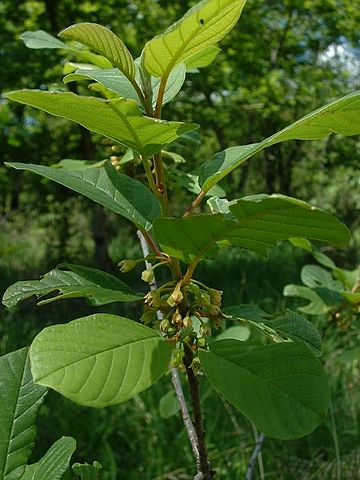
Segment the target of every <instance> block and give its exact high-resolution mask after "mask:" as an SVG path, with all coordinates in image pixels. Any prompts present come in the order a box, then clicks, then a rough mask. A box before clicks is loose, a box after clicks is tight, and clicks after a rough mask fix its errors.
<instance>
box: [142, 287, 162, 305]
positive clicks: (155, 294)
mask: <svg viewBox="0 0 360 480" xmlns="http://www.w3.org/2000/svg"><path fill="white" fill-rule="evenodd" d="M145 303H146V304H147V305H148V306H149V307H150V308H159V307H160V305H161V298H160V292H159V291H158V290H153V291H152V292H149V293H147V294H146V295H145Z"/></svg>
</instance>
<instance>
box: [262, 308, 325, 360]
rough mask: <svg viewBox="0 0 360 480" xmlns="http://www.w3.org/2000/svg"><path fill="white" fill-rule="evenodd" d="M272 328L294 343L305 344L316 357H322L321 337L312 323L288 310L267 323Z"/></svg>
mask: <svg viewBox="0 0 360 480" xmlns="http://www.w3.org/2000/svg"><path fill="white" fill-rule="evenodd" d="M266 325H268V326H269V327H270V328H272V329H273V330H275V331H276V332H278V333H281V334H282V335H285V336H286V337H288V338H290V339H291V340H293V341H294V342H304V343H305V344H306V345H307V346H308V347H309V348H310V349H311V350H312V352H313V353H314V354H315V355H316V356H320V355H321V337H320V333H319V332H318V330H317V329H316V328H315V327H314V325H313V324H312V323H310V322H309V321H308V320H306V319H305V318H304V317H302V316H301V315H299V314H298V313H295V312H292V311H290V310H288V311H287V312H286V313H285V314H281V315H277V316H275V318H274V320H271V321H269V322H267V323H266Z"/></svg>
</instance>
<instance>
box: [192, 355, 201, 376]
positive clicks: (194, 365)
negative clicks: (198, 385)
mask: <svg viewBox="0 0 360 480" xmlns="http://www.w3.org/2000/svg"><path fill="white" fill-rule="evenodd" d="M191 368H192V369H193V371H194V373H195V374H196V373H199V372H200V371H201V363H200V360H199V358H198V357H195V358H194V359H193V361H192V362H191Z"/></svg>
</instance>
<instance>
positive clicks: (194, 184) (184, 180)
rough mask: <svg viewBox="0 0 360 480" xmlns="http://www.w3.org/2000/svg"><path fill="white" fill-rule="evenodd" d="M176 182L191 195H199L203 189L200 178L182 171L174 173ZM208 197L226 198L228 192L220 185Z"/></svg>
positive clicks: (208, 193)
mask: <svg viewBox="0 0 360 480" xmlns="http://www.w3.org/2000/svg"><path fill="white" fill-rule="evenodd" d="M173 175H174V180H175V181H176V183H177V184H178V185H180V186H181V187H182V188H186V190H188V191H189V192H191V193H194V194H195V195H199V193H200V192H201V188H200V185H199V177H198V176H197V175H194V174H192V173H187V172H182V171H181V170H175V171H174V172H173ZM206 195H207V196H208V195H217V196H218V197H225V195H226V192H225V190H223V189H222V188H221V187H219V185H215V186H214V187H213V188H212V189H211V190H210V191H209V192H207V194H206Z"/></svg>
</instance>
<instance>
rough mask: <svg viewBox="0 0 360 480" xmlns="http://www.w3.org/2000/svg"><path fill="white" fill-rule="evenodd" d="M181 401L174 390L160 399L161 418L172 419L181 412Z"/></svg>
mask: <svg viewBox="0 0 360 480" xmlns="http://www.w3.org/2000/svg"><path fill="white" fill-rule="evenodd" d="M179 408H180V406H179V401H178V399H177V397H176V394H175V392H174V390H170V391H169V392H167V393H166V394H165V395H164V396H163V397H161V399H160V403H159V414H160V417H161V418H170V417H173V416H174V415H177V413H178V412H179Z"/></svg>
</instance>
